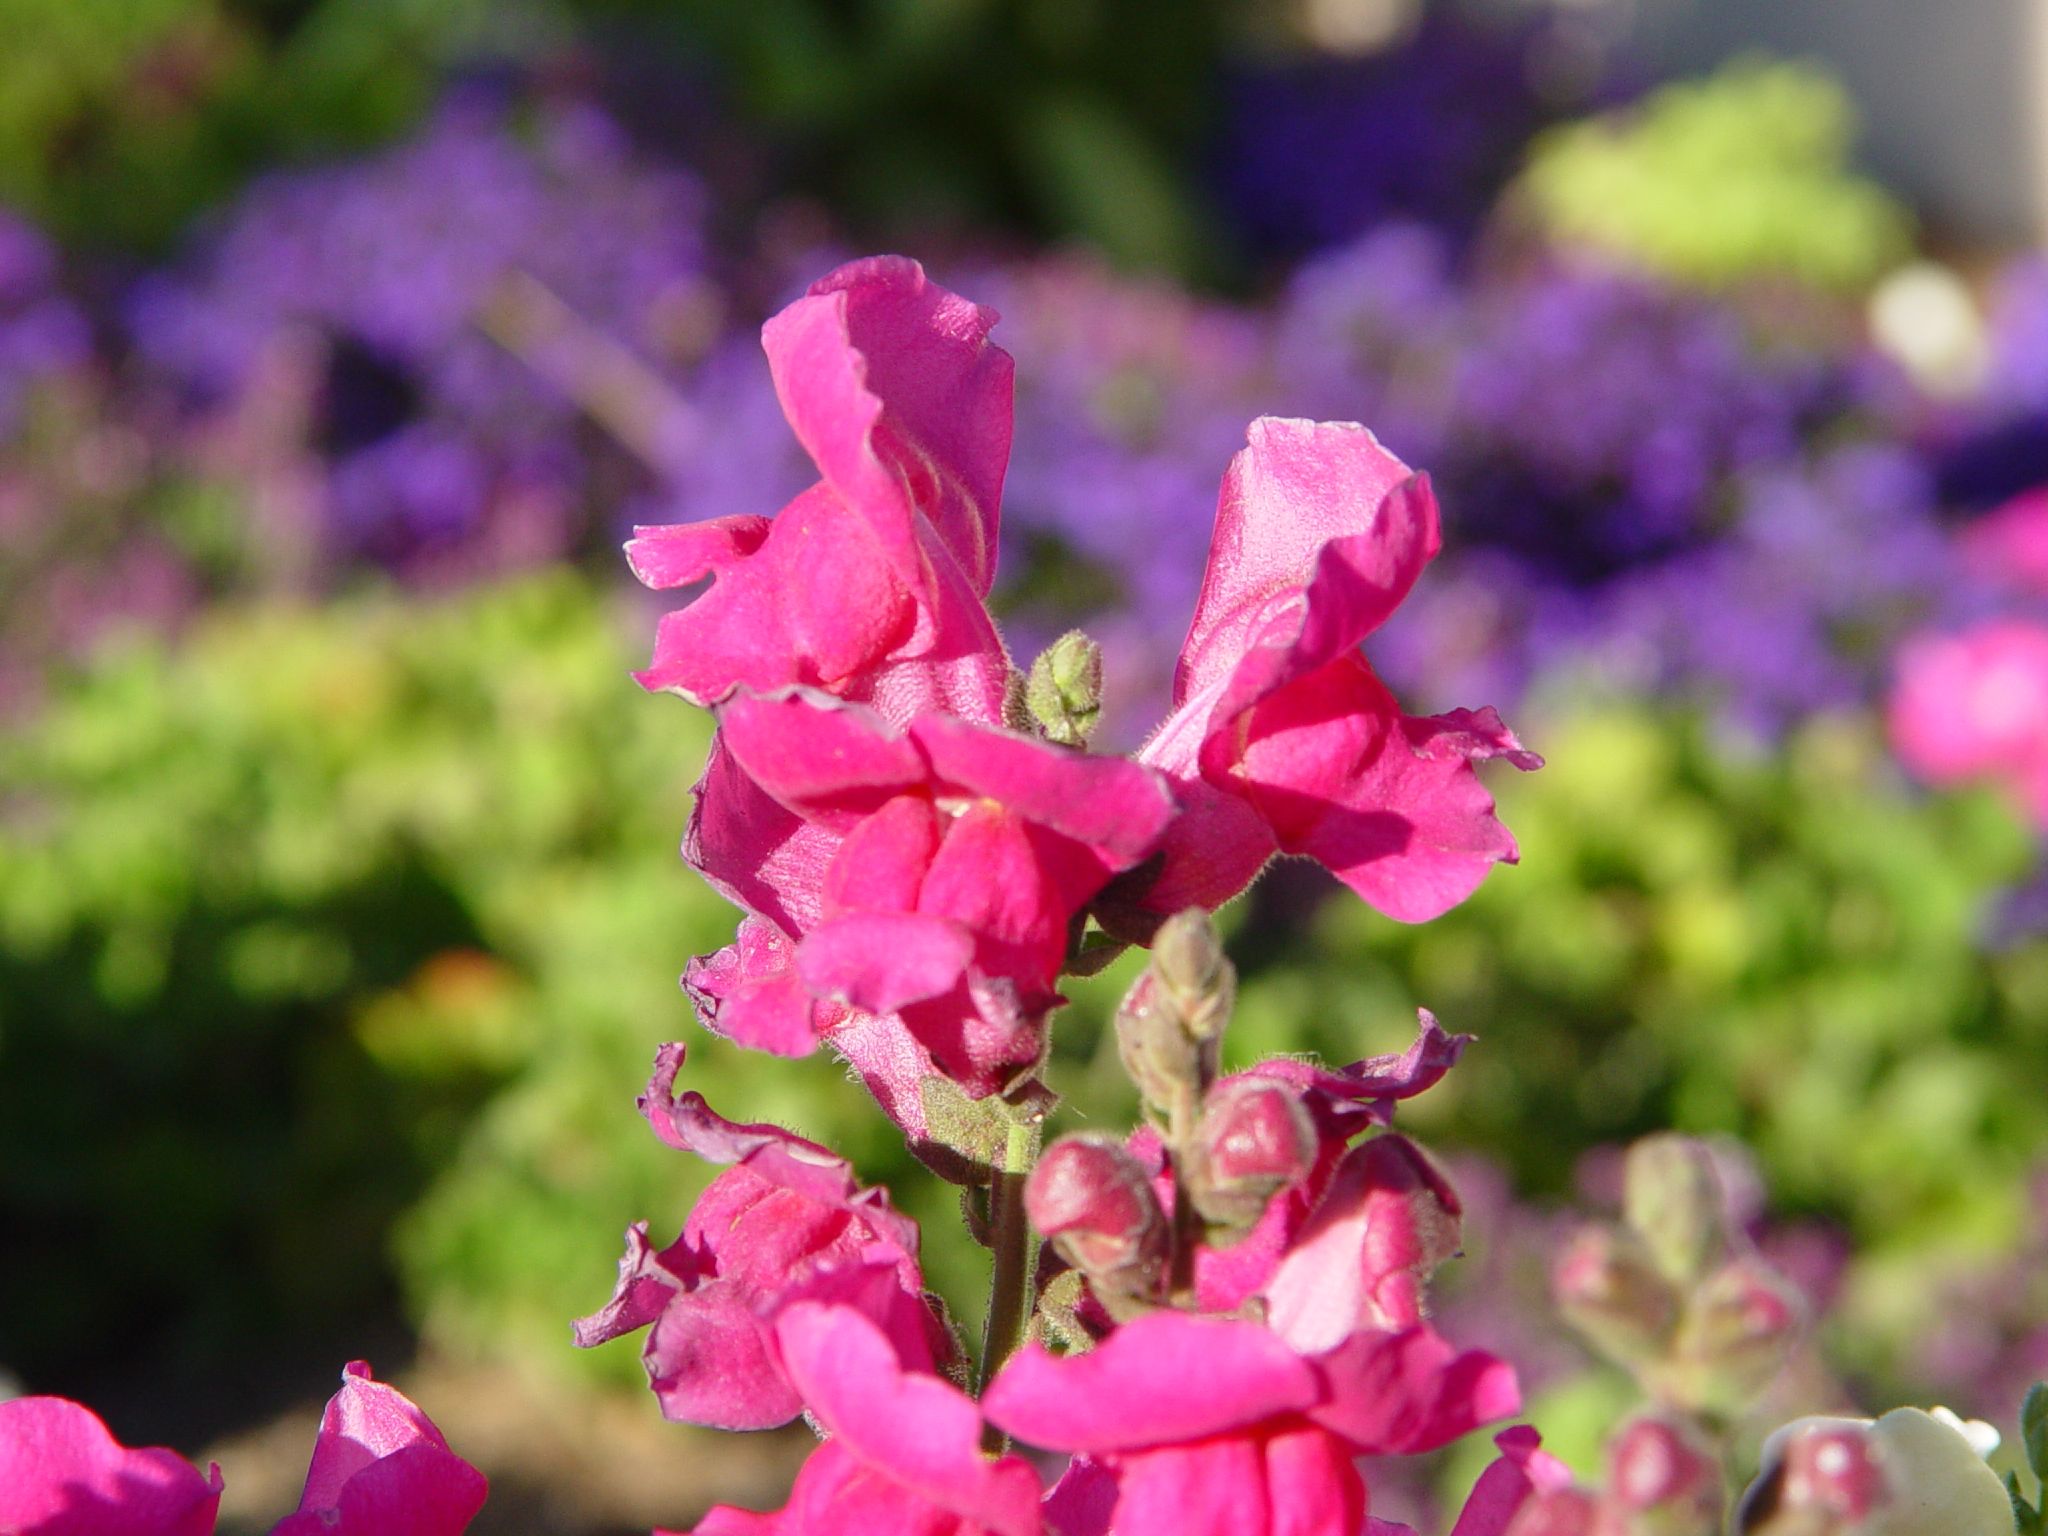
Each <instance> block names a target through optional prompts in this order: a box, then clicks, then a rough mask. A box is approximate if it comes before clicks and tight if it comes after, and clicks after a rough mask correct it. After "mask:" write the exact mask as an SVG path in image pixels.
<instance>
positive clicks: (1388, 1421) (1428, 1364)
mask: <svg viewBox="0 0 2048 1536" xmlns="http://www.w3.org/2000/svg"><path fill="white" fill-rule="evenodd" d="M1321 1364H1322V1367H1323V1371H1324V1375H1325V1377H1326V1379H1327V1380H1328V1382H1329V1396H1328V1398H1327V1399H1326V1400H1325V1401H1324V1402H1322V1403H1319V1404H1318V1405H1317V1406H1316V1407H1315V1408H1313V1409H1311V1410H1310V1413H1309V1416H1310V1417H1311V1418H1313V1419H1314V1420H1315V1421H1316V1423H1318V1424H1320V1425H1322V1426H1323V1427H1324V1428H1325V1429H1328V1430H1330V1431H1332V1432H1333V1433H1335V1434H1338V1435H1341V1436H1342V1437H1343V1438H1344V1440H1345V1441H1346V1442H1347V1443H1348V1444H1349V1445H1350V1446H1351V1448H1352V1450H1353V1451H1355V1452H1357V1453H1358V1454H1360V1455H1365V1456H1414V1455H1420V1454H1421V1453H1422V1452H1424V1451H1433V1450H1436V1449H1437V1448H1438V1447H1440V1446H1444V1445H1448V1444H1450V1442H1451V1441H1453V1440H1456V1439H1457V1438H1458V1437H1459V1436H1461V1435H1465V1434H1469V1433H1470V1432H1471V1431H1472V1430H1475V1429H1477V1428H1478V1427H1479V1426H1480V1425H1482V1424H1491V1423H1493V1422H1495V1421H1497V1420H1500V1419H1504V1418H1507V1417H1509V1416H1510V1415H1512V1414H1515V1413H1518V1412H1520V1411H1521V1406H1522V1397H1521V1388H1520V1386H1519V1385H1518V1384H1517V1382H1516V1379H1515V1370H1514V1367H1513V1366H1511V1365H1509V1364H1508V1363H1507V1362H1506V1361H1504V1360H1501V1359H1499V1358H1497V1357H1496V1356H1493V1355H1490V1354H1487V1353H1486V1352H1485V1351H1483V1350H1467V1351H1465V1352H1464V1353H1462V1354H1461V1353H1459V1352H1458V1351H1457V1350H1455V1349H1453V1348H1452V1347H1451V1346H1450V1345H1449V1344H1448V1343H1446V1342H1445V1341H1444V1340H1443V1339H1442V1338H1441V1337H1439V1336H1438V1335H1437V1334H1436V1333H1435V1332H1433V1331H1432V1330H1431V1329H1428V1328H1425V1327H1420V1326H1418V1327H1414V1328H1407V1329H1403V1330H1402V1331H1400V1332H1398V1333H1380V1332H1365V1333H1355V1334H1353V1335H1352V1336H1351V1337H1350V1338H1348V1339H1346V1340H1345V1341H1344V1342H1343V1343H1342V1344H1339V1345H1338V1346H1337V1347H1336V1348H1335V1349H1333V1350H1331V1351H1330V1352H1329V1353H1327V1354H1325V1355H1323V1356H1322V1357H1321Z"/></svg>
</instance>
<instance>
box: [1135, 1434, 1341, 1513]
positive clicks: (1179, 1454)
mask: <svg viewBox="0 0 2048 1536" xmlns="http://www.w3.org/2000/svg"><path fill="white" fill-rule="evenodd" d="M1357 1475H1358V1474H1357V1473H1356V1472H1354V1473H1352V1476H1353V1477H1354V1478H1355V1477H1357ZM1117 1492H1118V1497H1117V1504H1116V1519H1115V1523H1114V1525H1113V1526H1112V1529H1113V1530H1114V1532H1115V1536H1269V1532H1270V1531H1271V1529H1272V1527H1271V1525H1270V1523H1269V1522H1270V1520H1271V1517H1272V1513H1273V1505H1272V1500H1271V1491H1270V1490H1269V1489H1268V1488H1267V1486H1266V1464H1265V1457H1264V1456H1263V1455H1262V1454H1261V1447H1260V1445H1259V1442H1258V1440H1257V1439H1256V1438H1254V1437H1253V1436H1251V1435H1219V1436H1217V1437H1216V1438H1214V1439H1209V1440H1203V1441H1200V1442H1198V1443H1196V1444H1192V1445H1189V1444H1180V1445H1165V1446H1161V1447H1159V1448H1158V1449H1156V1450H1146V1451H1139V1452H1136V1453H1133V1454H1130V1455H1126V1456H1119V1457H1118V1458H1117ZM1292 1492H1293V1490H1290V1494H1291V1493H1292Z"/></svg>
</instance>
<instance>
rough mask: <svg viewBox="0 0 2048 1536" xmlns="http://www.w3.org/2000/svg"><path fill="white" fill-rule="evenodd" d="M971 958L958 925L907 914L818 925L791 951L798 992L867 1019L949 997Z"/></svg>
mask: <svg viewBox="0 0 2048 1536" xmlns="http://www.w3.org/2000/svg"><path fill="white" fill-rule="evenodd" d="M973 958H974V939H973V937H972V935H970V934H969V933H968V932H967V930H966V929H965V928H963V927H961V926H960V924H958V923H954V922H948V921H947V920H946V919H944V918H938V917H921V916H919V915H917V914H916V913H912V912H867V913H855V914H852V915H849V916H846V917H836V918H833V919H831V920H830V921H829V922H826V923H824V924H822V925H820V926H819V927H818V928H817V929H816V931H814V932H813V933H812V934H811V936H810V937H809V938H807V939H805V940H804V942H803V945H802V947H801V948H800V949H799V950H798V951H797V968H798V970H799V971H800V972H801V974H802V976H803V979H804V985H805V986H807V987H809V988H810V990H811V991H812V992H813V993H815V994H817V995H818V996H820V997H829V998H833V999H835V1000H836V1001H838V1002H842V1003H845V1004H847V1005H849V1006H851V1007H854V1008H859V1009H862V1010H864V1011H866V1012H868V1013H895V1012H897V1011H898V1010H900V1009H902V1008H904V1007H905V1006H907V1005H908V1004H911V1003H918V1002H923V1001H925V1000H926V999H928V998H933V997H940V996H943V995H944V994H945V993H947V992H949V991H951V990H952V988H953V987H954V986H955V985H956V984H957V983H958V982H959V981H960V979H961V977H962V975H963V974H964V973H965V972H966V970H967V964H968V962H969V961H970V960H972V959H973Z"/></svg>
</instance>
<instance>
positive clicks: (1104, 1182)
mask: <svg viewBox="0 0 2048 1536" xmlns="http://www.w3.org/2000/svg"><path fill="white" fill-rule="evenodd" d="M1024 1208H1025V1210H1026V1212H1027V1213H1028V1214H1029V1215H1030V1217H1031V1224H1032V1225H1033V1226H1034V1227H1036V1228H1037V1229H1038V1230H1039V1231H1040V1232H1042V1233H1044V1234H1045V1235H1046V1236H1047V1237H1049V1238H1051V1239H1052V1243H1053V1246H1054V1247H1055V1248H1056V1249H1058V1250H1059V1252H1060V1255H1061V1256H1062V1257H1063V1258H1065V1259H1066V1261H1067V1262H1068V1263H1070V1264H1072V1265H1073V1266H1074V1267H1075V1268H1076V1269H1078V1270H1081V1271H1083V1272H1084V1273H1085V1274H1087V1275H1088V1277H1089V1278H1090V1279H1091V1280H1095V1281H1097V1282H1098V1283H1101V1284H1104V1285H1106V1286H1108V1287H1109V1288H1110V1289H1111V1290H1113V1291H1115V1292H1118V1293H1120V1294H1123V1295H1137V1294H1142V1293H1145V1292H1149V1291H1151V1290H1152V1289H1153V1288H1154V1286H1155V1283H1156V1282H1157V1280H1158V1278H1159V1276H1160V1274H1161V1272H1162V1270H1163V1269H1164V1266H1165V1262H1166V1256H1167V1237H1168V1232H1167V1223H1166V1216H1165V1213H1164V1212H1163V1211H1162V1210H1161V1209H1160V1207H1159V1199H1158V1197H1157V1196H1156V1195H1154V1194H1153V1192H1152V1184H1151V1181H1150V1179H1149V1178H1147V1176H1146V1173H1145V1168H1144V1165H1143V1164H1141V1163H1140V1162H1139V1161H1138V1160H1137V1159H1136V1158H1135V1157H1133V1156H1131V1154H1130V1153H1129V1152H1127V1151H1125V1150H1124V1148H1123V1147H1122V1146H1121V1145H1120V1144H1118V1143H1117V1142H1116V1141H1114V1140H1113V1139H1111V1138H1110V1137H1107V1136H1096V1135H1080V1136H1063V1137H1061V1138H1060V1139H1059V1140H1058V1141H1056V1142H1054V1143H1053V1144H1052V1145H1051V1146H1050V1147H1048V1148H1046V1151H1045V1155H1044V1156H1043V1157H1041V1158H1040V1159H1039V1160H1038V1166H1037V1167H1036V1168H1034V1169H1032V1170H1031V1177H1030V1179H1029V1180H1028V1181H1027V1182H1026V1184H1025V1186H1024Z"/></svg>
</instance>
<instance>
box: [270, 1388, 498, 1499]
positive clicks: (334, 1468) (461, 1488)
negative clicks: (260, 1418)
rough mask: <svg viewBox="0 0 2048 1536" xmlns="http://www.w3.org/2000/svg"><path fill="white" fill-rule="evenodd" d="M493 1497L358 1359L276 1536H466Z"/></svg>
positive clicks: (332, 1402) (332, 1404)
mask: <svg viewBox="0 0 2048 1536" xmlns="http://www.w3.org/2000/svg"><path fill="white" fill-rule="evenodd" d="M488 1491H489V1485H488V1484H487V1483H486V1482H485V1480H484V1475H483V1474H482V1473H481V1472H479V1471H477V1470H476V1468H475V1467H472V1466H471V1465H470V1464H469V1463H468V1462H466V1461H464V1460H463V1459H462V1458H461V1457H460V1456H457V1455H456V1454H455V1453H454V1452H453V1451H451V1450H450V1449H449V1448H448V1442H447V1441H446V1440H445V1439H443V1438H442V1436H441V1432H440V1430H438V1429H436V1428H435V1427H434V1423H433V1421H432V1420H431V1419H429V1418H428V1417H427V1416H426V1415H425V1414H424V1413H422V1412H420V1410H419V1409H418V1407H416V1406H415V1405H414V1404H413V1403H412V1401H411V1400H410V1399H408V1398H407V1397H406V1396H405V1394H403V1393H402V1392H400V1391H398V1389H397V1388H395V1387H392V1386H388V1385H386V1384H384V1383H382V1382H377V1381H372V1380H371V1379H370V1368H369V1366H367V1365H365V1364H364V1363H363V1362H362V1361H360V1360H358V1361H355V1362H353V1363H352V1364H350V1365H349V1366H348V1367H347V1368H346V1369H345V1370H344V1371H343V1372H342V1378H341V1390H340V1391H339V1392H337V1393H336V1394H335V1395H334V1396H333V1397H332V1398H331V1399H329V1400H328V1404H327V1409H326V1412H325V1413H324V1414H322V1416H321V1419H320V1435H319V1438H318V1439H317V1440H316V1441H315V1442H314V1446H313V1460H312V1464H311V1465H310V1466H309V1467H308V1468H307V1471H306V1489H305V1492H304V1494H303V1495H302V1496H301V1497H300V1499H299V1508H298V1511H297V1513H296V1514H294V1515H292V1516H290V1517H289V1518H288V1519H286V1520H284V1521H282V1522H281V1523H280V1524H279V1525H278V1526H277V1527H276V1529H275V1531H274V1532H273V1536H320V1533H323V1532H329V1533H339V1536H459V1533H460V1532H462V1531H464V1530H466V1529H467V1528H468V1526H469V1523H470V1521H471V1520H473V1519H475V1518H476V1514H477V1511H478V1510H480V1509H482V1508H483V1505H484V1497H485V1495H486V1493H487V1492H488Z"/></svg>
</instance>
